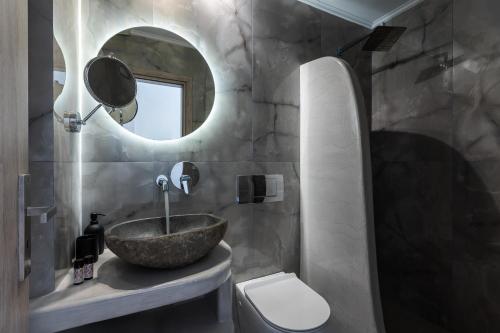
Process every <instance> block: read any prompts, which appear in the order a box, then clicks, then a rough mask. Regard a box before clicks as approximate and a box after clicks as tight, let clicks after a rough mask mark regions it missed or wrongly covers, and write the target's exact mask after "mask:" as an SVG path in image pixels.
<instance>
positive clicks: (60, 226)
mask: <svg viewBox="0 0 500 333" xmlns="http://www.w3.org/2000/svg"><path fill="white" fill-rule="evenodd" d="M78 170H79V165H78V163H74V162H55V163H54V173H55V176H54V179H55V184H54V188H55V202H56V206H57V214H56V216H55V225H54V230H55V235H54V239H55V241H54V248H55V251H56V257H55V268H56V274H58V272H57V271H59V273H60V274H63V273H64V271H65V270H67V269H68V268H69V267H70V266H71V260H72V259H73V255H74V241H75V239H76V237H77V236H79V235H80V229H81V227H80V214H81V211H80V209H81V206H80V195H81V190H80V188H79V187H80V179H79V178H78V177H77V175H78V174H79V171H78ZM56 277H57V275H56Z"/></svg>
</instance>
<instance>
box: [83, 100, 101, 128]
mask: <svg viewBox="0 0 500 333" xmlns="http://www.w3.org/2000/svg"><path fill="white" fill-rule="evenodd" d="M101 106H102V104H97V106H96V107H95V108H93V109H92V111H90V112H89V114H88V115H87V116H86V117H85V118H83V120H82V125H85V123H86V122H87V120H89V119H90V117H92V116H93V115H94V113H96V112H97V110H99V108H100V107H101Z"/></svg>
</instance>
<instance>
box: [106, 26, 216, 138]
mask: <svg viewBox="0 0 500 333" xmlns="http://www.w3.org/2000/svg"><path fill="white" fill-rule="evenodd" d="M99 55H100V56H109V55H111V56H112V57H116V58H118V59H120V60H121V61H123V62H124V63H125V64H126V65H127V66H128V68H130V70H131V71H132V73H133V76H134V77H135V78H136V81H137V96H136V101H137V108H136V109H135V110H136V111H137V112H133V111H134V104H132V105H130V106H128V107H127V108H126V109H127V110H115V111H114V112H111V113H109V110H108V113H109V114H110V116H111V118H112V119H114V120H115V121H116V122H117V123H119V124H120V125H122V126H123V127H124V128H125V129H127V130H129V131H130V132H132V133H135V134H137V135H139V136H142V137H145V138H148V139H153V140H169V139H177V138H180V137H182V136H185V135H187V134H189V133H191V132H193V131H194V130H196V129H197V128H198V127H200V126H201V124H203V122H204V121H205V120H206V119H207V117H208V115H209V114H210V112H211V110H212V107H213V103H214V96H215V85H214V79H213V76H212V72H211V71H210V68H209V66H208V64H207V62H206V61H205V59H204V58H203V56H202V55H201V54H200V52H199V51H198V50H197V49H196V48H195V47H194V46H193V45H192V44H190V43H189V42H188V41H187V40H185V39H184V38H182V37H180V36H178V35H177V34H175V33H172V32H170V31H167V30H163V29H158V28H153V27H139V28H133V29H128V30H125V31H122V32H120V33H118V34H116V35H115V36H113V37H111V39H109V40H108V41H107V42H106V43H105V44H104V45H103V47H102V48H101V50H100V52H99ZM120 114H121V117H122V118H121V119H122V121H121V122H120ZM131 114H134V116H133V117H132V119H130V121H128V122H124V121H123V120H124V116H125V115H131Z"/></svg>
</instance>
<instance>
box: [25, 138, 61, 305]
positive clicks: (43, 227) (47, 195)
mask: <svg viewBox="0 0 500 333" xmlns="http://www.w3.org/2000/svg"><path fill="white" fill-rule="evenodd" d="M30 148H31V146H30ZM30 174H31V183H30V196H31V197H30V201H31V202H30V203H31V205H32V206H35V207H42V206H54V204H55V197H54V196H55V193H54V162H52V161H51V162H30ZM54 223H55V219H54V218H51V219H49V220H48V221H47V223H45V224H42V223H40V220H39V218H37V217H32V218H31V246H32V248H31V266H32V269H31V280H30V297H37V296H41V295H44V294H47V293H49V292H51V291H52V290H54V287H55V271H54V267H55V265H54V263H55V257H54V256H55V253H56V252H55V248H54Z"/></svg>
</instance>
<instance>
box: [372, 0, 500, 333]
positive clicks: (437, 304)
mask: <svg viewBox="0 0 500 333" xmlns="http://www.w3.org/2000/svg"><path fill="white" fill-rule="evenodd" d="M499 9H500V7H499V5H498V4H497V2H495V1H493V0H480V1H474V2H471V1H465V0H438V1H427V2H425V3H423V4H422V5H420V6H418V7H416V8H414V9H412V10H410V11H409V12H407V13H405V14H404V15H402V16H400V17H398V18H396V19H395V20H394V21H393V22H390V23H391V24H397V25H403V26H407V27H408V28H409V30H408V32H407V33H406V34H405V36H404V37H403V39H402V40H401V41H400V42H399V43H398V44H397V45H396V47H395V48H394V49H393V50H392V51H391V52H388V53H385V54H379V55H376V56H374V58H373V71H374V74H373V104H372V110H373V118H372V120H373V129H374V132H373V133H372V154H373V161H374V163H373V166H374V167H373V169H374V170H373V172H374V191H375V193H374V200H375V214H376V219H375V221H376V228H377V251H378V260H379V275H380V283H381V293H382V301H383V306H384V315H385V321H386V327H387V331H388V333H391V332H401V331H405V332H423V331H425V332H464V333H465V332H497V331H498V330H499V329H500V319H499V318H500V316H499V314H500V303H499V300H500V294H498V293H497V292H496V290H497V287H496V286H497V284H496V282H495V283H493V281H497V280H498V277H499V270H498V239H499V237H500V229H499V228H500V212H499V208H498V207H499V203H500V202H499V197H498V186H497V185H498V184H499V181H498V179H499V178H498V175H497V174H496V172H495V171H496V170H498V169H499V167H500V163H499V161H500V160H499V158H498V157H499V156H498V154H499V153H498V151H499V150H498V134H499V133H500V128H499V126H498V120H499V119H498V116H497V115H496V114H495V112H496V111H497V109H498V102H497V99H498V97H497V96H498V95H499V94H498V93H499V92H500V91H499V85H498V77H499V68H500V67H499V64H500V62H499V61H498V59H499V53H498V52H499V46H498V45H500V43H499V42H500V39H499V37H498V31H499V28H500V26H499V23H498V19H497V18H496V16H497V15H496V13H497V12H498V10H499Z"/></svg>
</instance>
